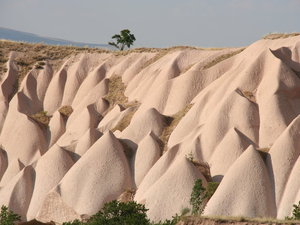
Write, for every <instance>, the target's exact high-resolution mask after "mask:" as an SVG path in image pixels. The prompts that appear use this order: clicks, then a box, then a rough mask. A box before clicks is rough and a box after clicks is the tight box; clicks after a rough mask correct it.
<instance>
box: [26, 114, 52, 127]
mask: <svg viewBox="0 0 300 225" xmlns="http://www.w3.org/2000/svg"><path fill="white" fill-rule="evenodd" d="M29 117H30V118H32V119H33V120H35V121H36V122H38V123H40V124H42V125H45V126H48V125H49V122H50V119H51V116H49V115H47V112H46V111H41V112H38V113H36V114H33V115H30V116H29Z"/></svg>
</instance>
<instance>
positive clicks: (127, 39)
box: [108, 29, 135, 51]
mask: <svg viewBox="0 0 300 225" xmlns="http://www.w3.org/2000/svg"><path fill="white" fill-rule="evenodd" d="M111 38H112V39H116V43H115V42H108V44H109V45H112V46H114V47H116V48H117V49H119V50H121V51H123V50H124V48H125V46H127V47H128V48H130V46H131V45H133V42H134V41H135V37H134V35H133V34H131V33H130V30H128V29H125V30H121V32H120V34H115V35H114V36H112V37H111Z"/></svg>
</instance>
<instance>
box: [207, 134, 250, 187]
mask: <svg viewBox="0 0 300 225" xmlns="http://www.w3.org/2000/svg"><path fill="white" fill-rule="evenodd" d="M251 144H252V145H254V143H253V142H252V141H251V140H250V139H249V138H247V137H246V136H245V135H244V134H243V133H241V132H240V131H239V130H238V129H236V128H232V129H230V130H229V131H228V133H227V134H226V135H225V137H224V138H223V140H222V141H221V142H220V144H219V145H218V146H217V147H216V149H215V151H214V153H213V155H212V156H211V158H210V161H209V165H210V173H211V176H212V178H213V180H214V181H216V182H221V180H222V177H223V176H224V175H225V174H226V172H227V170H228V169H229V168H230V167H231V165H232V164H233V163H234V162H235V161H236V160H237V159H238V158H239V157H240V155H241V154H242V153H243V152H244V150H245V149H247V148H248V146H249V145H251Z"/></svg>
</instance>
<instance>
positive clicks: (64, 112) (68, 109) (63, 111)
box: [58, 105, 73, 117]
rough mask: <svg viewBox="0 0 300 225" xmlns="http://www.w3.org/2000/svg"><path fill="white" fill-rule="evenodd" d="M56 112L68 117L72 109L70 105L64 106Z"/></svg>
mask: <svg viewBox="0 0 300 225" xmlns="http://www.w3.org/2000/svg"><path fill="white" fill-rule="evenodd" d="M58 112H60V114H61V115H63V116H65V117H69V116H70V115H71V114H72V112H73V108H72V106H70V105H64V106H62V107H61V108H60V109H59V110H58Z"/></svg>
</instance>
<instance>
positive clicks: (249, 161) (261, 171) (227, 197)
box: [204, 146, 276, 217]
mask: <svg viewBox="0 0 300 225" xmlns="http://www.w3.org/2000/svg"><path fill="white" fill-rule="evenodd" d="M204 215H224V216H229V215H230V216H241V215H243V216H247V217H275V216H276V205H275V199H274V187H273V186H272V182H271V179H270V177H269V173H268V170H267V167H266V165H265V163H264V161H263V159H262V157H261V155H260V153H259V152H258V151H256V150H255V148H254V147H252V146H249V147H248V148H247V150H246V151H245V152H244V153H243V154H242V155H241V156H240V157H239V158H238V159H237V160H236V161H235V162H234V164H233V165H232V166H231V167H230V169H229V170H228V171H227V173H226V175H225V176H224V178H223V180H222V182H221V184H220V185H219V187H218V189H217V190H216V192H215V194H214V195H213V196H212V198H211V199H210V200H209V202H208V203H207V205H206V208H205V210H204Z"/></svg>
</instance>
